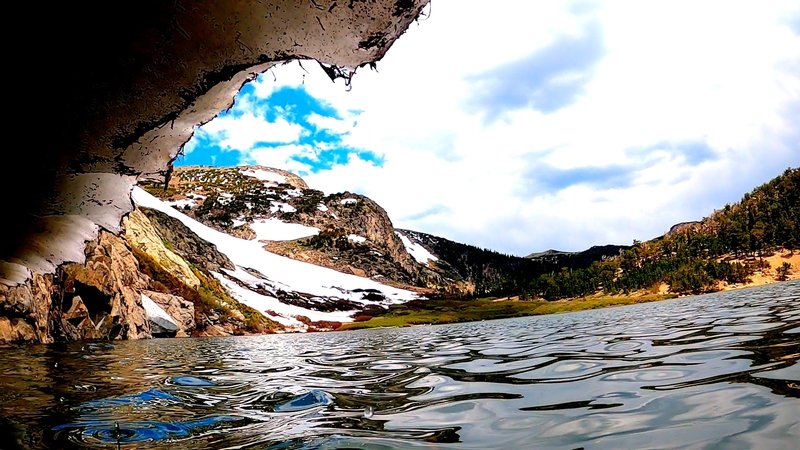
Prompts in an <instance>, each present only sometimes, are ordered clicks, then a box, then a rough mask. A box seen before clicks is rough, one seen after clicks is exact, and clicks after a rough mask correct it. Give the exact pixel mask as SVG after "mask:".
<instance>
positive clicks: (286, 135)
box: [198, 106, 303, 151]
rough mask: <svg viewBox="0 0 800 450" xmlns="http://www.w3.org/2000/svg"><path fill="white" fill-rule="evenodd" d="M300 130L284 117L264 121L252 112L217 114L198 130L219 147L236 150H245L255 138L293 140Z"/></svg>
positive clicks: (261, 139)
mask: <svg viewBox="0 0 800 450" xmlns="http://www.w3.org/2000/svg"><path fill="white" fill-rule="evenodd" d="M239 107H241V106H239ZM302 132H303V127H301V126H300V125H297V124H294V123H289V122H288V121H286V119H283V118H278V119H277V120H275V121H274V122H268V121H266V120H264V119H263V118H262V117H260V116H257V115H256V114H253V113H252V112H245V113H243V114H241V115H239V116H225V117H218V118H216V119H214V120H212V121H211V122H209V123H207V124H206V125H204V126H203V127H202V128H201V129H200V130H199V131H198V133H202V134H204V135H205V137H207V138H208V139H211V140H214V141H217V142H218V143H219V145H220V147H222V148H223V149H226V150H239V151H245V150H249V149H251V148H253V147H254V146H255V145H256V144H257V143H259V142H272V143H286V142H295V141H297V140H298V139H299V138H300V134H301V133H302Z"/></svg>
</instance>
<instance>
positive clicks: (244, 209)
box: [145, 166, 441, 289]
mask: <svg viewBox="0 0 800 450" xmlns="http://www.w3.org/2000/svg"><path fill="white" fill-rule="evenodd" d="M145 187H146V188H147V189H148V191H149V192H150V193H152V194H154V195H156V196H158V197H161V198H162V199H163V200H165V201H167V202H168V203H171V204H173V205H174V206H175V207H177V208H178V209H180V210H181V211H182V212H183V213H185V214H188V215H190V216H192V217H194V218H195V219H197V220H199V221H201V222H203V223H204V224H206V225H208V226H211V227H213V228H216V229H218V230H220V231H224V232H225V233H228V234H231V235H234V236H237V237H240V238H244V239H258V236H257V233H256V232H254V231H253V228H254V227H256V225H254V224H256V223H257V222H259V221H263V220H265V219H266V220H280V221H283V222H286V223H294V224H300V225H304V226H307V227H312V228H316V229H318V230H319V233H318V234H316V235H314V236H311V237H307V238H303V239H291V240H264V241H263V244H265V247H266V248H267V249H268V250H269V251H271V252H274V253H277V254H280V255H284V256H288V257H290V258H292V259H297V260H300V261H305V262H310V263H312V264H316V265H320V266H324V267H328V268H332V269H335V270H338V271H340V272H344V273H349V274H353V275H357V276H361V277H369V278H375V279H381V280H384V281H390V282H395V283H400V284H402V285H405V286H416V287H420V288H423V289H425V288H427V287H430V286H428V284H431V285H434V284H435V283H428V282H429V281H432V280H435V279H436V274H435V273H433V272H432V271H430V270H427V268H426V266H425V265H423V264H419V263H418V262H417V261H415V260H414V259H413V258H412V257H411V256H410V255H409V253H408V251H406V249H405V246H404V244H403V242H402V241H401V240H400V238H399V237H398V235H397V234H396V233H395V229H394V226H393V224H392V221H391V220H390V219H389V216H388V214H387V213H386V211H385V210H384V209H383V208H382V207H381V206H380V205H378V204H377V203H375V202H374V201H372V200H371V199H369V198H367V197H365V196H363V195H359V194H354V193H350V192H341V193H336V194H331V195H325V194H324V193H322V192H320V191H318V190H315V189H312V188H309V186H308V185H307V184H306V182H305V181H304V180H303V179H302V178H300V177H298V176H297V175H294V174H291V173H289V172H286V171H283V170H279V169H274V168H269V167H262V166H239V167H236V168H215V167H178V168H176V169H175V171H174V173H173V176H172V178H171V181H170V184H169V188H168V189H167V190H164V189H163V188H162V187H161V186H160V185H158V184H155V183H153V184H150V185H149V186H145ZM148 214H149V213H148ZM164 228H167V230H164V231H163V232H162V234H164V233H169V231H168V230H169V229H174V228H175V227H174V226H173V225H172V224H169V225H168V226H167V227H164ZM186 250H187V253H182V256H184V258H186V259H187V260H191V258H192V257H193V256H191V255H192V254H197V253H198V252H197V250H196V249H186ZM226 267H227V266H226ZM209 270H214V269H211V268H209ZM439 281H441V280H439ZM437 287H438V285H437Z"/></svg>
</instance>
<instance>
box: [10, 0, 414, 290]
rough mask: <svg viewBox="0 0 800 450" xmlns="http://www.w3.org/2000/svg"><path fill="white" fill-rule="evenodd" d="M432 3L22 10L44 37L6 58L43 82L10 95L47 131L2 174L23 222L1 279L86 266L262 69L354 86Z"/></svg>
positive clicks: (20, 114) (19, 114) (14, 228)
mask: <svg viewBox="0 0 800 450" xmlns="http://www.w3.org/2000/svg"><path fill="white" fill-rule="evenodd" d="M426 3H427V1H426V0H409V1H395V0H374V1H369V2H365V1H351V2H346V3H343V2H336V1H329V2H313V1H312V2H284V1H277V0H275V1H265V2H251V1H244V0H232V1H225V2H216V1H204V0H201V1H197V2H188V3H187V2H181V1H176V2H147V1H145V2H142V1H124V0H123V1H115V2H105V3H102V4H97V3H76V4H53V5H47V6H46V7H40V6H34V4H32V3H25V4H20V5H19V7H20V8H21V10H20V11H19V14H20V15H19V17H25V18H27V19H30V20H31V21H32V22H33V21H35V35H36V39H18V40H15V41H14V43H13V44H12V45H9V48H8V49H7V53H10V55H9V58H10V60H12V61H14V64H15V65H16V67H17V70H13V71H9V76H11V77H12V80H11V83H12V84H11V85H13V86H30V87H32V88H31V89H11V90H9V92H8V93H7V94H8V95H10V96H11V99H10V102H11V103H12V104H15V105H16V106H17V107H18V110H17V111H16V113H15V114H14V117H15V119H14V120H19V121H20V123H12V125H15V126H13V127H11V128H12V129H30V127H28V125H33V126H34V127H35V128H37V129H38V128H42V129H43V130H44V131H45V132H42V133H37V134H36V135H35V138H34V139H31V140H30V143H29V144H28V145H27V146H26V148H25V149H20V150H19V151H14V152H10V153H11V154H10V155H9V159H8V160H7V161H6V163H5V164H3V166H2V168H0V170H2V171H3V172H4V173H2V174H0V192H8V193H13V195H9V196H8V197H6V198H5V199H4V207H5V210H6V211H14V212H15V216H16V217H15V219H16V220H14V221H9V223H7V224H6V228H5V229H4V233H5V236H4V239H3V240H2V241H0V261H2V263H0V282H2V283H3V284H5V285H6V286H12V285H16V284H20V283H24V282H25V281H26V280H29V279H31V277H32V273H31V271H33V272H37V273H40V274H47V273H54V272H55V271H56V269H57V267H58V266H60V265H61V264H63V263H64V262H82V261H83V257H84V256H83V255H84V253H83V247H84V244H85V242H86V241H90V240H93V239H94V238H95V237H96V236H97V233H98V231H99V230H101V229H102V230H106V231H110V232H113V233H116V232H119V231H120V219H121V217H122V216H124V215H125V214H126V213H128V212H130V211H131V209H132V207H131V202H130V192H131V187H132V186H133V185H134V184H135V183H136V182H137V181H138V180H139V179H142V178H147V177H156V178H161V179H163V178H164V176H165V175H166V173H167V172H168V166H169V163H170V161H172V160H173V159H174V158H175V157H176V156H177V155H178V153H179V152H180V150H181V147H182V146H183V145H184V144H185V143H186V142H187V141H188V139H189V138H190V136H191V134H192V132H193V129H194V127H195V126H197V125H199V124H202V123H205V122H207V121H209V120H211V119H212V118H213V117H215V116H216V114H218V113H219V111H221V110H223V109H225V108H226V107H228V106H230V105H231V103H232V99H233V97H234V95H235V93H236V92H237V91H238V90H239V88H240V87H241V86H242V84H243V83H245V82H246V81H248V80H250V79H252V78H253V77H254V76H255V75H257V74H258V73H261V72H264V71H266V70H268V69H269V68H270V67H272V65H274V64H276V63H278V62H282V61H287V60H291V59H294V58H311V59H316V60H318V61H320V63H321V64H323V67H324V68H325V69H326V71H327V72H328V73H329V75H331V77H333V78H336V77H339V78H345V79H348V80H349V78H350V77H351V76H352V73H353V72H354V71H355V69H356V68H358V67H359V66H363V65H366V64H368V63H372V62H374V61H377V60H379V59H380V58H382V57H383V55H384V54H385V53H386V51H387V50H388V49H389V47H390V46H391V45H392V43H393V42H394V41H395V40H396V39H397V38H398V37H399V36H400V35H401V34H402V33H403V32H405V30H406V29H407V28H408V26H409V24H410V23H411V22H412V21H414V20H415V19H416V18H417V16H418V15H419V14H420V12H421V10H422V8H423V7H424V6H425V4H426ZM27 19H26V20H27ZM42 43H44V45H42ZM45 49H46V50H45ZM14 77H17V78H14ZM45 105H47V106H45ZM20 170H24V171H25V176H24V177H22V178H20V177H18V176H15V175H16V174H17V173H18V172H19V171H20Z"/></svg>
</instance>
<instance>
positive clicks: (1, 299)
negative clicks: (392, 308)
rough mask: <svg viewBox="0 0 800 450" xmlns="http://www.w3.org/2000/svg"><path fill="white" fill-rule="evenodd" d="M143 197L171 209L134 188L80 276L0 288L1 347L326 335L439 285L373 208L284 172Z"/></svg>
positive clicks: (198, 180) (63, 269)
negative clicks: (130, 206)
mask: <svg viewBox="0 0 800 450" xmlns="http://www.w3.org/2000/svg"><path fill="white" fill-rule="evenodd" d="M145 187H146V188H147V189H149V190H150V191H151V192H154V193H156V194H158V195H159V196H161V197H162V199H164V200H166V201H162V200H161V199H158V198H156V197H154V196H152V195H150V194H149V193H148V192H146V191H145V190H143V189H141V188H138V187H137V188H135V189H134V192H133V200H134V204H135V206H136V208H135V209H134V210H133V212H131V213H130V214H129V215H128V216H126V218H125V220H124V222H123V225H122V230H123V231H122V232H121V233H120V234H119V235H114V234H112V233H108V232H101V233H100V234H99V236H98V238H96V239H94V240H90V241H89V243H88V246H87V249H86V262H85V263H84V264H77V263H71V264H65V265H62V266H60V267H59V268H58V269H57V270H56V272H55V274H53V275H37V276H35V277H33V278H32V279H31V280H29V281H28V282H26V283H22V284H18V285H16V286H13V287H8V286H6V285H0V341H38V342H53V341H59V340H75V339H93V338H103V339H138V338H148V337H153V336H182V335H225V334H242V333H263V332H283V331H306V330H317V329H333V328H336V327H337V326H338V324H339V323H341V322H346V321H351V320H353V315H354V314H356V313H358V312H360V311H362V310H364V309H365V308H375V307H384V306H388V305H391V304H395V303H398V302H404V301H408V300H411V299H416V298H421V296H420V293H421V292H433V289H432V288H430V287H428V286H429V285H430V284H432V283H428V282H426V281H425V280H429V281H430V280H433V281H436V280H439V281H443V278H442V277H441V276H440V275H439V274H438V273H437V272H435V271H433V270H431V269H430V268H428V267H427V265H426V264H425V263H426V262H427V261H424V262H423V263H421V262H419V261H417V260H416V259H414V257H412V256H411V255H410V254H409V253H408V252H407V251H406V247H405V245H404V242H403V239H402V238H401V236H400V235H398V234H396V233H395V231H394V228H393V227H392V224H391V221H390V220H389V218H388V216H387V215H386V212H385V211H384V210H383V209H382V208H380V206H378V205H377V204H375V203H374V202H373V201H372V200H370V199H368V198H366V197H363V196H359V195H356V194H349V193H343V194H335V195H331V196H323V195H322V193H321V192H319V191H315V190H312V189H309V188H308V186H306V184H305V182H304V181H303V180H302V179H300V178H299V177H296V176H295V175H292V174H290V173H287V172H283V171H280V170H276V169H266V168H259V167H240V168H232V169H213V168H190V169H178V170H176V172H175V174H174V176H173V177H172V179H171V182H170V184H169V185H168V186H167V189H166V190H165V189H164V186H163V185H162V186H156V185H153V184H150V185H146V186H145ZM279 253H283V254H287V255H289V256H292V257H293V258H287V257H284V256H281V255H280V254H279ZM312 263H315V264H312ZM332 269H334V270H332ZM407 288H413V289H414V291H412V290H409V289H407Z"/></svg>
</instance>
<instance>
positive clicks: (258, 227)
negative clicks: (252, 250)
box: [250, 218, 319, 241]
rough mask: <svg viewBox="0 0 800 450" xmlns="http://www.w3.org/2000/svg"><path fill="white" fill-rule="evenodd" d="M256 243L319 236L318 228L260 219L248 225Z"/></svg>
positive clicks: (278, 220)
mask: <svg viewBox="0 0 800 450" xmlns="http://www.w3.org/2000/svg"><path fill="white" fill-rule="evenodd" d="M250 228H252V229H253V231H255V232H256V240H258V241H262V240H263V241H291V240H294V239H300V238H304V237H309V236H314V235H317V234H319V228H316V227H307V226H305V225H301V224H299V223H288V222H284V221H282V220H280V219H274V218H273V219H261V220H256V221H255V222H253V223H251V224H250Z"/></svg>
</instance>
